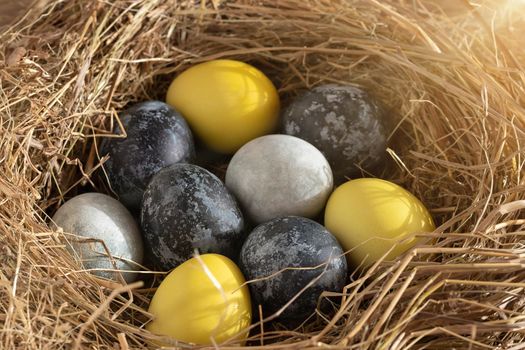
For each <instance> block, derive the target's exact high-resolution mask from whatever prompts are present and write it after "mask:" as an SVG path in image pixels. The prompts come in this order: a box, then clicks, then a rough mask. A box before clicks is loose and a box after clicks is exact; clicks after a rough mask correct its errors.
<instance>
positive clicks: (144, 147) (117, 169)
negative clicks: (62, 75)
mask: <svg viewBox="0 0 525 350" xmlns="http://www.w3.org/2000/svg"><path fill="white" fill-rule="evenodd" d="M119 117H120V122H121V123H122V126H123V127H124V130H125V132H126V134H127V137H126V138H106V139H105V140H104V143H103V145H102V148H103V151H102V153H103V154H109V156H110V158H109V159H108V161H107V162H106V163H104V168H105V170H106V172H107V174H108V177H109V181H110V184H111V188H112V189H113V191H115V193H116V194H117V196H118V198H119V200H120V201H121V202H122V203H123V204H124V205H125V206H126V207H128V208H129V209H130V210H131V211H133V212H137V211H138V210H139V209H140V203H141V201H142V196H143V194H144V189H145V188H146V185H147V184H148V182H149V181H150V180H151V177H152V176H153V175H154V174H155V173H157V172H158V171H159V170H160V169H162V168H164V167H166V166H169V165H171V164H175V163H180V162H192V161H193V160H194V158H195V146H194V144H193V136H192V133H191V131H190V129H189V127H188V124H187V123H186V121H185V120H184V118H183V117H182V116H181V115H180V114H179V112H177V111H176V110H174V109H173V108H171V107H170V106H168V105H167V104H165V103H163V102H160V101H148V102H142V103H138V104H136V105H134V106H133V107H131V108H129V109H128V110H126V111H124V112H123V113H121V115H120V116H119ZM122 132H123V130H122V129H121V127H120V126H119V125H118V124H116V126H115V130H114V133H115V134H121V133H122Z"/></svg>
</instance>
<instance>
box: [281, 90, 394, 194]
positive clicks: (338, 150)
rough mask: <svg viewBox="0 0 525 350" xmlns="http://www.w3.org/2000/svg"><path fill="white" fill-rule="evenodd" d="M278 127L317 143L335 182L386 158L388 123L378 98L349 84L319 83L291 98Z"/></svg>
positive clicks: (354, 174)
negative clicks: (328, 164) (319, 84)
mask: <svg viewBox="0 0 525 350" xmlns="http://www.w3.org/2000/svg"><path fill="white" fill-rule="evenodd" d="M281 129H282V131H283V132H284V133H286V134H288V135H293V136H297V137H299V138H301V139H304V140H306V141H308V142H310V143H311V144H312V145H314V146H315V147H317V148H318V149H319V150H320V151H321V152H322V153H323V154H324V155H325V157H326V158H327V160H328V162H329V163H330V166H331V168H332V172H333V174H334V182H335V184H341V183H343V182H344V181H345V179H346V177H347V176H348V177H356V176H358V175H359V174H360V169H359V167H358V166H357V165H359V166H360V167H362V168H363V169H365V170H374V169H376V168H377V167H378V166H380V165H381V164H382V163H384V161H385V159H386V148H387V138H388V134H389V132H390V130H389V129H390V127H389V123H388V121H387V120H386V116H385V114H384V112H383V111H382V109H381V108H380V106H379V104H378V102H377V101H376V100H375V99H374V98H373V97H372V96H370V95H369V94H368V93H367V92H366V91H364V90H362V89H359V88H357V87H353V86H345V85H335V84H329V85H322V86H318V87H315V88H313V89H312V90H310V91H307V92H306V93H304V94H302V95H300V96H298V97H297V98H295V99H294V100H293V101H292V103H291V104H290V105H289V106H288V107H287V108H286V109H285V111H284V112H283V115H282V121H281Z"/></svg>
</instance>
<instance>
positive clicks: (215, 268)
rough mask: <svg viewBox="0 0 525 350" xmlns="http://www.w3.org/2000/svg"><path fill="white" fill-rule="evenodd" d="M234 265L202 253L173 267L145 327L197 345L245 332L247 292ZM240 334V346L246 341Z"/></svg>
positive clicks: (248, 320)
mask: <svg viewBox="0 0 525 350" xmlns="http://www.w3.org/2000/svg"><path fill="white" fill-rule="evenodd" d="M244 282H245V280H244V277H243V275H242V273H241V271H240V270H239V268H238V267H237V265H235V263H233V262H232V261H231V260H230V259H228V258H227V257H225V256H222V255H219V254H203V255H201V256H200V257H198V258H197V257H195V258H192V259H190V260H188V261H186V262H184V263H183V264H181V265H179V266H178V267H177V268H175V269H174V270H173V271H172V272H171V273H170V274H169V275H168V276H167V277H166V278H165V279H164V281H162V283H161V284H160V286H159V288H158V289H157V292H156V293H155V295H154V296H153V299H152V300H151V304H150V306H149V312H150V313H151V314H153V315H154V316H155V318H154V319H153V321H151V322H150V323H149V324H148V325H147V326H146V328H147V329H148V330H149V331H151V332H153V333H155V334H159V335H167V336H170V337H172V338H174V339H176V340H179V341H184V342H188V343H195V344H200V345H210V344H213V343H214V342H216V343H221V342H224V341H226V340H228V339H229V338H231V337H233V336H235V335H237V334H239V333H240V332H242V331H243V330H247V328H248V327H249V326H250V323H251V303H250V293H249V291H248V287H247V286H246V285H244V286H242V287H241V285H242V284H243V283H244ZM247 333H248V332H247V331H246V334H242V335H241V336H240V337H238V338H236V339H239V340H240V341H241V342H242V341H244V339H245V338H246V337H247V335H248V334H247Z"/></svg>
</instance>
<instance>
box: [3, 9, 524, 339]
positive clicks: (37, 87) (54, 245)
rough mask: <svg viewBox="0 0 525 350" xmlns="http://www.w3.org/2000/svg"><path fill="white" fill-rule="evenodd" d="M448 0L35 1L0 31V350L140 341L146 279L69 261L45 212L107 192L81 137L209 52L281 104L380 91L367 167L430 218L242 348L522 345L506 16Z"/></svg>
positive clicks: (513, 66)
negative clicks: (405, 240) (236, 63)
mask: <svg viewBox="0 0 525 350" xmlns="http://www.w3.org/2000/svg"><path fill="white" fill-rule="evenodd" d="M455 3H459V10H457V9H452V10H451V9H448V10H447V11H444V10H442V9H440V8H438V7H437V6H435V5H433V2H432V1H425V2H423V1H417V0H416V1H408V0H406V1H389V2H384V1H379V0H363V1H359V0H353V1H349V0H336V1H328V0H308V1H304V0H282V1H273V0H237V1H235V0H232V1H224V2H221V1H219V0H216V1H205V0H203V1H175V0H137V1H131V0H115V1H102V0H98V1H83V0H69V1H62V0H47V1H39V2H37V3H36V4H35V5H34V6H33V8H32V10H31V11H30V12H29V14H27V15H26V16H25V17H24V18H23V19H22V20H21V21H19V22H18V23H17V24H16V25H14V26H12V27H11V28H9V29H8V30H7V31H5V32H4V33H3V34H2V35H1V37H0V46H1V49H0V86H1V88H0V203H1V205H0V323H1V325H2V330H1V331H0V348H4V349H15V348H24V349H26V348H27V349H60V348H66V349H70V348H72V349H81V348H82V349H83V348H86V349H88V348H89V349H132V348H141V349H143V348H153V347H154V346H153V345H149V344H151V343H150V342H149V341H150V340H153V339H157V337H155V336H154V335H152V334H150V333H149V332H147V331H146V330H144V324H145V323H146V322H147V320H148V319H149V315H148V314H147V312H146V310H147V306H148V302H149V299H150V298H151V295H152V291H153V289H152V288H151V285H141V284H140V283H137V284H133V285H122V284H119V283H117V282H115V283H110V282H107V281H103V280H100V279H98V278H96V277H94V276H93V275H91V274H90V273H88V272H86V271H83V270H82V269H81V267H80V266H79V265H78V264H77V263H76V262H75V261H74V260H73V259H72V257H71V255H70V254H69V253H68V252H67V250H66V249H65V243H64V242H65V238H66V237H67V236H68V234H67V233H64V232H60V231H58V232H57V231H53V230H51V229H50V228H49V227H48V224H47V223H48V222H49V215H52V214H53V213H54V211H55V210H56V208H57V207H58V206H59V205H60V204H61V203H62V202H63V201H64V200H65V199H67V198H70V197H71V196H73V195H75V194H77V193H80V192H85V191H101V192H106V193H108V191H109V189H108V186H107V180H106V177H105V176H104V172H103V171H101V169H102V165H103V162H104V161H105V158H104V157H103V155H101V154H100V152H99V149H98V146H99V144H100V141H101V140H102V138H103V137H108V135H110V134H111V131H110V130H112V125H113V124H114V123H115V122H117V119H116V118H117V112H118V111H120V110H122V109H123V108H125V107H126V106H127V105H129V104H131V103H134V102H137V101H143V100H147V99H163V98H164V92H165V91H166V88H167V85H168V83H169V82H170V80H171V79H172V78H173V76H174V75H176V74H177V73H178V72H181V71H182V70H184V69H186V68H188V67H189V66H191V65H193V64H196V63H198V62H203V61H207V60H211V59H217V58H233V59H239V60H243V61H247V62H249V63H251V64H253V65H255V66H257V67H258V68H260V69H261V70H262V71H264V72H265V73H266V74H267V75H268V76H269V77H270V78H271V79H272V80H273V81H274V83H275V85H276V86H277V87H278V88H279V92H280V94H281V96H282V99H283V102H284V104H286V101H287V100H289V98H290V97H293V96H294V94H296V93H297V91H299V90H300V89H303V88H309V87H312V86H315V85H318V84H321V83H328V82H335V83H342V84H353V85H357V86H362V87H364V88H366V89H368V90H369V91H370V92H371V93H373V94H374V95H376V96H377V97H379V98H380V99H381V100H382V101H383V102H384V104H385V105H386V106H388V107H389V110H390V115H391V118H392V120H393V121H394V123H395V125H396V128H395V132H394V133H393V135H392V146H391V148H390V149H389V153H390V155H391V159H392V164H391V166H390V169H389V170H386V171H385V172H384V173H382V174H372V175H376V176H381V177H384V178H388V179H390V180H392V181H395V182H397V183H399V184H401V185H403V186H405V187H406V188H407V189H409V190H410V191H412V192H413V193H414V194H415V195H416V196H417V197H419V198H421V199H422V200H423V202H424V203H425V204H426V205H427V206H428V207H429V208H430V209H431V211H432V213H433V215H434V217H435V218H436V220H437V222H438V225H439V227H438V229H437V230H436V231H435V232H434V233H432V234H422V235H421V236H424V238H425V237H426V238H427V239H426V242H427V243H426V244H424V245H422V246H419V247H418V248H416V249H414V250H412V251H410V252H409V253H408V254H406V255H405V256H403V257H401V258H400V259H398V260H396V261H395V262H393V263H392V262H390V263H387V262H379V263H378V264H376V265H374V266H373V267H372V268H371V269H370V270H368V271H367V272H366V273H364V274H353V275H352V276H351V280H350V281H351V282H350V284H348V285H347V287H346V288H345V290H344V291H343V293H342V294H341V298H340V299H341V305H339V306H338V307H337V310H335V312H334V313H333V314H332V315H324V314H320V313H319V315H317V316H315V315H314V316H313V317H312V318H311V319H310V321H309V322H308V323H307V324H305V325H303V327H301V328H299V329H296V330H279V329H277V330H276V329H271V328H269V326H268V325H267V324H266V323H265V324H256V325H255V326H254V330H253V332H252V333H253V336H252V338H251V341H250V342H249V344H250V345H252V346H257V347H261V348H268V349H278V348H279V349H280V348H288V347H293V348H296V349H306V348H313V347H328V348H343V347H345V348H347V349H422V348H431V349H439V348H444V349H451V348H469V349H478V348H479V349H484V348H489V349H491V348H495V347H498V348H501V349H522V348H524V347H523V345H520V344H522V342H523V341H525V334H524V330H525V316H523V315H524V312H525V294H524V288H525V270H524V269H523V264H524V263H525V261H524V258H523V257H524V255H523V253H524V252H525V249H524V246H523V244H522V243H521V240H522V236H523V235H524V232H525V230H524V223H525V221H524V219H522V217H523V215H522V210H523V209H524V208H525V201H523V200H522V193H523V190H524V189H525V186H524V177H523V175H524V172H523V162H524V161H525V160H524V158H523V145H522V142H523V140H525V134H524V130H525V110H524V109H523V107H522V106H523V105H524V103H525V93H524V87H525V81H524V79H525V74H524V73H523V72H524V70H523V67H522V66H521V62H525V48H524V47H525V45H524V43H523V41H520V40H522V38H523V36H522V33H521V32H522V29H523V28H524V25H525V23H524V22H523V19H522V17H520V13H522V12H520V11H514V12H513V11H510V10H511V9H509V8H507V11H501V9H502V7H501V2H499V1H497V0H494V1H486V2H484V3H483V4H482V5H476V7H472V6H471V5H469V4H468V3H467V2H455ZM498 6H499V7H498ZM113 136H115V135H113ZM365 175H370V174H365ZM144 273H145V274H151V275H154V276H158V277H162V274H161V273H154V272H144ZM152 285H153V284H152ZM175 345H177V344H175ZM178 346H179V347H180V348H186V347H190V348H191V346H188V345H185V344H178ZM224 348H225V349H227V348H230V349H233V348H236V349H238V348H240V347H239V346H235V345H231V346H229V345H225V346H224Z"/></svg>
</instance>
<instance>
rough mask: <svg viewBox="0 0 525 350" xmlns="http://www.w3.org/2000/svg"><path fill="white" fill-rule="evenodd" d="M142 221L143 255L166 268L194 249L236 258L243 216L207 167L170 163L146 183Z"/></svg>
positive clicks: (185, 258) (240, 238) (241, 234)
mask: <svg viewBox="0 0 525 350" xmlns="http://www.w3.org/2000/svg"><path fill="white" fill-rule="evenodd" d="M141 224H142V229H143V233H144V238H145V240H146V247H147V250H148V251H149V252H148V254H151V256H149V257H148V258H149V259H150V260H151V261H152V262H153V263H154V264H156V265H157V266H158V267H160V268H162V269H165V270H168V269H171V268H173V267H176V266H177V265H179V264H181V263H183V262H184V261H186V260H188V259H189V258H191V257H192V256H193V254H194V252H195V250H198V251H199V253H201V254H204V253H217V254H222V255H226V256H227V257H229V258H232V259H235V258H236V257H237V256H238V252H239V249H240V247H241V244H242V241H243V239H244V235H243V228H244V220H243V216H242V213H241V211H240V209H239V207H238V205H237V202H236V201H235V198H234V197H233V196H232V195H231V194H230V193H229V192H228V190H227V189H226V187H225V186H224V185H223V183H222V182H221V181H220V180H219V179H218V178H217V177H216V176H215V175H213V174H212V173H210V172H209V171H208V170H206V169H204V168H201V167H199V166H197V165H192V164H183V163H179V164H174V165H171V166H169V167H167V168H164V169H163V170H161V171H160V172H158V173H157V174H156V175H155V176H153V178H152V179H151V182H150V183H149V184H148V186H147V187H146V191H145V192H144V198H143V201H142V209H141Z"/></svg>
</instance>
